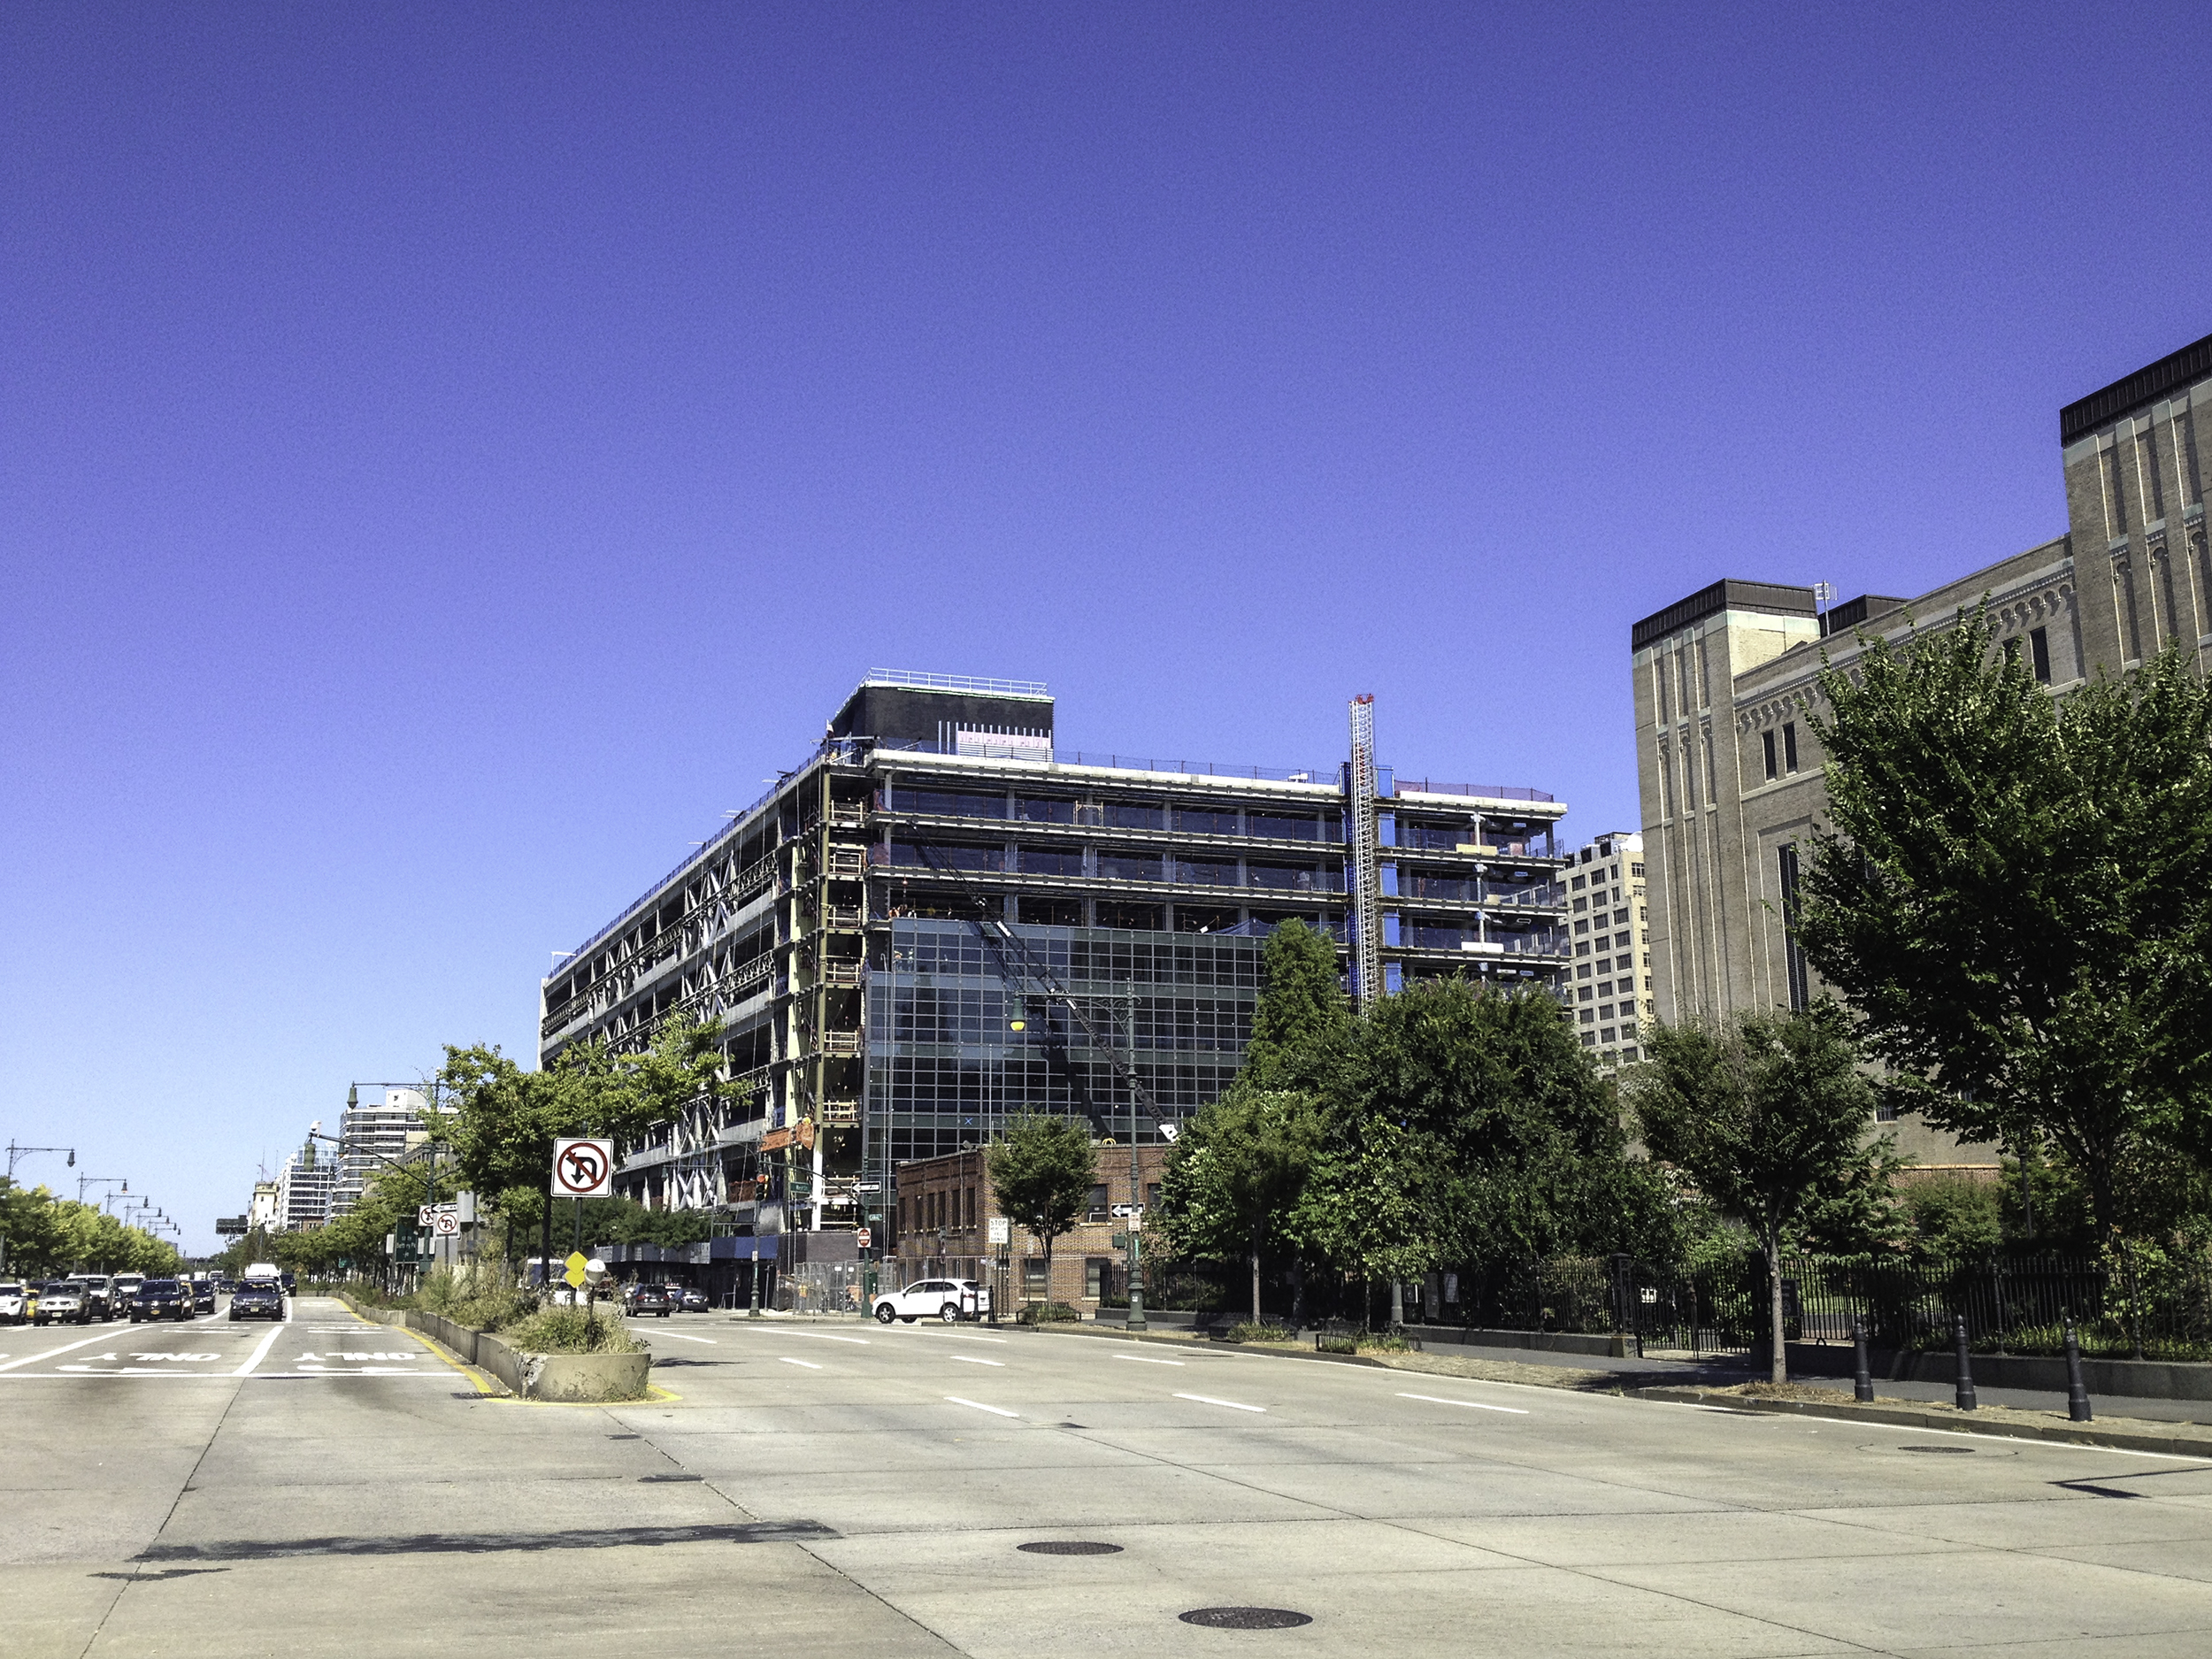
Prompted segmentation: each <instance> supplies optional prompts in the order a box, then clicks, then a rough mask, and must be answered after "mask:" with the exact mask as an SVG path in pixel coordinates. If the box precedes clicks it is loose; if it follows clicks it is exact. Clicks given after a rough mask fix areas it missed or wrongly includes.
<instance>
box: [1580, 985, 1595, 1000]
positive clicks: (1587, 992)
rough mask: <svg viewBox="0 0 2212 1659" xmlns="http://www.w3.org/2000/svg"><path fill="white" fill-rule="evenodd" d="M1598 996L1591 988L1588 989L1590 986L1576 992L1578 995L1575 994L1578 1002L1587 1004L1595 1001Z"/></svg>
mask: <svg viewBox="0 0 2212 1659" xmlns="http://www.w3.org/2000/svg"><path fill="white" fill-rule="evenodd" d="M1596 995H1597V993H1596V992H1595V991H1594V990H1593V989H1592V988H1591V987H1588V986H1584V987H1581V988H1580V989H1579V990H1578V991H1576V993H1575V999H1576V1000H1577V1001H1578V1002H1590V1001H1592V1000H1593V999H1594V997H1595V996H1596Z"/></svg>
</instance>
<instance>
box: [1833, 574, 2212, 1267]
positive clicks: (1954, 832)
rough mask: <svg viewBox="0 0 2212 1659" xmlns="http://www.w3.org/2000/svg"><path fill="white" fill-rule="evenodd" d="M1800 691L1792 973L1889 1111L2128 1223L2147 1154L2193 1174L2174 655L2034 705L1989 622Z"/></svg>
mask: <svg viewBox="0 0 2212 1659" xmlns="http://www.w3.org/2000/svg"><path fill="white" fill-rule="evenodd" d="M1820 691H1821V694H1822V696H1823V697H1824V699H1825V701H1826V703H1827V710H1828V711H1827V713H1826V714H1825V715H1824V716H1819V717H1816V718H1813V719H1812V721H1811V724H1812V726H1813V729H1814V730H1815V732H1816V733H1817V735H1818V736H1819V738H1820V741H1821V742H1822V743H1823V744H1824V747H1825V749H1826V752H1827V760H1826V763H1825V765H1824V773H1825V779H1826V784H1827V790H1828V798H1829V806H1828V813H1829V818H1830V820H1831V824H1832V829H1831V830H1830V831H1829V832H1828V833H1823V834H1820V835H1817V836H1816V838H1815V841H1814V850H1813V856H1812V858H1811V860H1810V861H1809V866H1808V868H1807V869H1806V871H1805V873H1804V878H1803V881H1802V884H1801V886H1802V899H1801V910H1800V913H1799V915H1798V916H1797V917H1795V918H1793V920H1794V923H1795V927H1796V932H1797V935H1798V938H1799V939H1800V941H1801V942H1802V944H1803V946H1804V948H1805V950H1806V953H1807V955H1808V956H1809V958H1810V959H1811V962H1812V964H1813V965H1814V966H1815V967H1816V968H1817V969H1818V970H1819V972H1820V973H1821V975H1822V977H1823V978H1824V979H1825V980H1826V981H1827V982H1828V983H1829V984H1830V985H1832V986H1833V987H1835V988H1836V989H1837V991H1838V992H1839V993H1840V994H1841V995H1843V996H1844V997H1845V998H1847V1000H1848V1002H1850V1005H1851V1007H1852V1009H1853V1010H1854V1011H1855V1013H1856V1014H1857V1016H1858V1017H1859V1018H1860V1019H1861V1021H1862V1022H1863V1038H1864V1041H1865V1043H1866V1046H1867V1048H1868V1049H1869V1051H1870V1054H1871V1055H1872V1056H1875V1057H1876V1058H1878V1059H1879V1060H1880V1061H1881V1062H1883V1063H1884V1064H1885V1065H1886V1066H1887V1067H1888V1068H1889V1077H1888V1079H1887V1080H1886V1087H1887V1088H1889V1089H1890V1090H1891V1091H1892V1092H1893V1094H1894V1096H1895V1098H1896V1101H1897V1103H1898V1104H1900V1105H1901V1107H1904V1108H1906V1109H1909V1110H1917V1111H1919V1112H1920V1113H1922V1114H1923V1115H1924V1117H1925V1118H1927V1120H1928V1121H1929V1122H1931V1123H1932V1124H1934V1125H1936V1126H1937V1127H1939V1128H1941V1129H1945V1130H1947V1131H1950V1132H1951V1133H1956V1134H1960V1135H1962V1136H1965V1137H1967V1138H1968V1139H1970V1140H1976V1141H2003V1142H2004V1143H2005V1144H2006V1145H2007V1146H2008V1149H2010V1150H2012V1151H2014V1152H2016V1153H2020V1154H2022V1155H2024V1156H2028V1157H2030V1158H2032V1156H2033V1155H2034V1154H2035V1152H2036V1151H2037V1149H2038V1148H2040V1147H2042V1146H2045V1145H2049V1146H2055V1148H2057V1149H2058V1150H2059V1151H2060V1152H2061V1153H2062V1155H2063V1156H2065V1157H2066V1158H2067V1159H2069V1160H2070V1162H2071V1163H2072V1164H2074V1165H2075V1166H2076V1167H2077V1168H2078V1170H2079V1171H2080V1172H2081V1175H2082V1178H2083V1179H2084V1181H2085V1183H2086V1185H2087V1187H2088V1190H2089V1194H2090V1199H2091V1202H2092V1205H2093V1209H2094V1210H2095V1218H2096V1221H2097V1224H2098V1225H2100V1226H2101V1228H2102V1229H2103V1230H2105V1231H2106V1232H2107V1233H2110V1232H2111V1231H2112V1230H2114V1229H2116V1228H2118V1227H2121V1226H2123V1225H2126V1224H2127V1222H2128V1220H2129V1217H2130V1190H2129V1189H2130V1185H2131V1184H2130V1183H2129V1182H2128V1181H2127V1180H2126V1179H2124V1171H2125V1170H2126V1169H2128V1168H2129V1167H2130V1166H2131V1165H2135V1164H2141V1163H2142V1162H2143V1161H2144V1158H2145V1154H2146V1152H2147V1150H2148V1149H2149V1148H2153V1147H2154V1146H2160V1145H2163V1146H2170V1147H2177V1148H2183V1149H2185V1150H2187V1151H2189V1152H2192V1153H2193V1154H2195V1155H2196V1156H2198V1157H2199V1158H2200V1159H2201V1158H2204V1157H2206V1156H2208V1155H2212V685H2208V683H2207V682H2206V681H2205V680H2201V679H2200V678H2199V677H2198V676H2197V674H2196V673H2195V672H2194V671H2193V667H2192V666H2191V664H2190V662H2189V661H2187V660H2185V659H2184V657H2182V656H2181V655H2180V654H2179V653H2178V651H2177V650H2170V651H2168V652H2167V653H2165V654H2164V655H2163V656H2162V657H2158V658H2157V659H2155V660H2154V661H2153V662H2151V663H2149V664H2147V665H2146V666H2145V667H2144V668H2143V669H2142V670H2141V671H2140V672H2137V673H2134V674H2131V675H2130V676H2128V677H2127V678H2125V679H2124V680H2107V679H2104V678H2100V679H2099V680H2095V681H2093V682H2092V683H2090V684H2089V685H2086V686H2084V687H2079V688H2078V689H2076V690H2073V691H2070V692H2069V693H2067V694H2066V695H2064V696H2063V697H2062V698H2059V699H2056V700H2054V699H2053V698H2052V696H2051V695H2049V694H2048V693H2047V692H2046V691H2045V690H2044V689H2043V688H2042V687H2040V686H2039V685H2038V684H2037V682H2036V680H2035V678H2034V676H2033V674H2032V672H2030V670H2029V668H2028V667H2027V666H2026V665H2025V664H2023V663H2022V662H2021V661H2020V660H2019V657H2018V655H2017V653H2016V651H2013V650H2010V649H2005V648H2003V647H2002V646H2001V643H2000V642H1999V641H1998V640H1997V638H1996V626H1995V624H1994V622H1993V620H1992V618H1990V616H1989V614H1988V611H1987V609H1986V607H1984V608H1983V609H1981V610H1979V611H1975V612H1974V613H1972V614H1970V615H1962V617H1961V618H1959V621H1958V623H1957V626H1955V627H1952V628H1949V629H1947V630H1945V631H1942V632H1940V633H1935V634H1914V635H1913V636H1911V637H1910V638H1909V639H1908V640H1907V641H1904V642H1902V643H1901V644H1898V645H1894V646H1893V645H1891V644H1889V643H1886V642H1885V641H1867V642H1865V644H1864V646H1863V649H1862V650H1861V652H1860V654H1859V656H1858V657H1857V659H1856V661H1855V664H1852V665H1851V667H1850V668H1849V669H1848V670H1844V669H1834V668H1832V669H1830V670H1829V671H1828V672H1825V673H1824V675H1823V676H1822V677H1821V680H1820Z"/></svg>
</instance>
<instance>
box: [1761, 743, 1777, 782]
mask: <svg viewBox="0 0 2212 1659" xmlns="http://www.w3.org/2000/svg"><path fill="white" fill-rule="evenodd" d="M1759 744H1760V747H1761V748H1763V749H1765V750H1766V758H1767V778H1768V780H1769V781H1770V782H1771V781H1772V780H1773V778H1774V775H1775V767H1774V733H1771V732H1762V733H1759Z"/></svg>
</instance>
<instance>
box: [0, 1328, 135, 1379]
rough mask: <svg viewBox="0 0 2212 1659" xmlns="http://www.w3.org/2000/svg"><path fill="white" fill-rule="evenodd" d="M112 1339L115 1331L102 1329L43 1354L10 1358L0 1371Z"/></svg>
mask: <svg viewBox="0 0 2212 1659" xmlns="http://www.w3.org/2000/svg"><path fill="white" fill-rule="evenodd" d="M113 1340H115V1333H113V1332H112V1331H103V1332H101V1333H100V1334H99V1335H97V1336H88V1337H86V1338H84V1339H83V1340H80V1341H75V1342H69V1343H65V1344H64V1345H63V1346H62V1347H60V1348H48V1349H47V1350H46V1351H45V1352H44V1353H43V1354H26V1355H25V1356H23V1357H22V1358H21V1359H12V1360H10V1361H9V1362H8V1363H6V1364H4V1365H0V1371H13V1370H14V1369H15V1368H16V1367H17V1366H18V1365H30V1364H35V1363H37V1362H38V1361H40V1360H42V1359H52V1358H54V1357H55V1356H57V1355H61V1354H73V1353H75V1352H76V1351H77V1350H78V1349H79V1348H90V1347H91V1346H92V1345H93V1344H94V1343H95V1342H112V1341H113Z"/></svg>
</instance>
